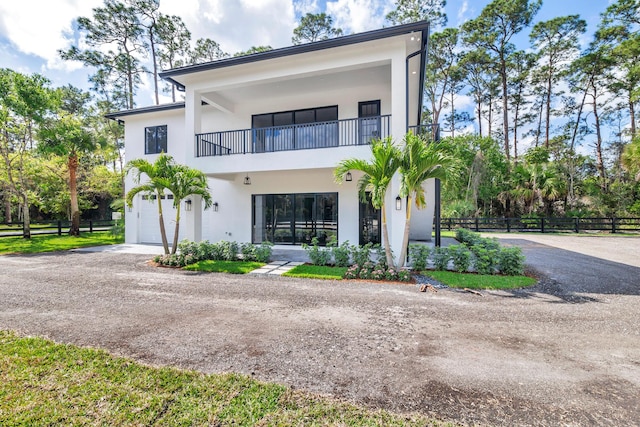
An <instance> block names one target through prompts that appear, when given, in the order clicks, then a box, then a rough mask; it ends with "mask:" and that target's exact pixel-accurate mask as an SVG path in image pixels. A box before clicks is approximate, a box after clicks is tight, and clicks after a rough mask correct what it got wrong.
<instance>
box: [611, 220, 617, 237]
mask: <svg viewBox="0 0 640 427" xmlns="http://www.w3.org/2000/svg"><path fill="white" fill-rule="evenodd" d="M615 232H616V217H615V216H614V217H612V218H611V233H612V234H613V233H615Z"/></svg>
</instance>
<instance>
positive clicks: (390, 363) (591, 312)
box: [0, 237, 640, 426]
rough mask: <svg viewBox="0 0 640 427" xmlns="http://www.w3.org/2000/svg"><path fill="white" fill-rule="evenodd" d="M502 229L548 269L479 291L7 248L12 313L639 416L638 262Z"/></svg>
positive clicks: (456, 390) (393, 391)
mask: <svg viewBox="0 0 640 427" xmlns="http://www.w3.org/2000/svg"><path fill="white" fill-rule="evenodd" d="M505 242H506V243H516V244H521V245H522V246H523V247H524V250H525V253H526V254H527V256H528V258H529V259H530V260H531V261H532V262H531V266H532V268H533V269H535V270H536V271H538V272H540V273H542V274H547V273H549V272H550V274H549V277H550V278H547V279H543V280H542V282H541V284H540V285H539V286H537V287H535V288H533V289H529V290H520V291H514V292H486V293H485V295H484V296H483V297H480V296H477V295H473V294H470V293H465V292H462V291H455V290H440V291H439V292H437V293H429V292H427V293H420V292H418V290H417V289H416V287H415V286H409V285H388V284H373V283H365V282H351V281H350V282H327V281H314V280H298V279H290V278H284V277H256V276H231V275H224V274H201V273H193V272H183V271H179V270H173V269H164V268H155V267H152V266H150V265H149V264H148V263H147V262H146V261H147V259H148V258H149V256H147V255H135V254H121V253H87V252H76V253H74V252H67V253H55V254H42V255H27V256H2V257H0V328H1V329H11V330H16V331H18V332H20V333H22V334H32V335H39V336H45V337H48V338H51V339H54V340H56V341H58V342H65V343H73V344H78V345H86V346H95V347H101V348H105V349H107V350H109V351H111V352H112V353H115V354H119V355H125V356H129V357H133V358H135V359H137V360H140V361H142V362H146V363H151V364H158V365H165V364H169V365H174V366H180V367H184V368H191V369H197V370H200V371H203V372H225V371H236V372H242V373H245V374H247V375H252V376H254V377H256V378H259V379H261V380H267V381H276V382H280V383H284V384H288V385H290V386H292V387H295V388H301V389H305V390H308V391H311V392H319V393H328V394H331V395H334V396H338V397H342V398H347V399H351V400H353V401H356V402H360V403H364V404H367V405H371V406H374V407H383V408H388V409H392V410H395V411H400V412H413V411H417V412H421V413H425V414H429V415H433V416H436V417H439V418H443V419H449V420H454V421H458V422H464V423H480V424H489V425H536V426H539V425H549V426H551V425H553V426H556V425H576V426H577V425H607V426H609V425H634V424H635V425H637V423H638V420H640V400H639V399H638V396H639V395H640V321H639V318H640V316H639V314H640V313H639V308H638V307H640V304H639V302H640V301H639V296H638V294H639V292H638V281H637V278H639V277H640V268H638V267H634V266H630V265H627V264H622V263H616V262H612V261H607V260H601V259H599V258H594V257H590V256H588V255H582V254H578V253H576V252H572V251H568V250H566V249H560V248H557V247H552V246H547V245H543V244H541V243H538V242H533V241H530V240H523V239H522V238H521V237H518V239H516V240H513V238H512V237H511V241H507V240H505ZM565 264H570V265H573V266H574V267H572V268H574V270H571V271H572V272H570V273H568V272H566V270H557V269H556V267H555V266H556V265H557V266H563V265H565ZM545 268H547V269H548V271H547V270H544V269H545ZM591 275H593V277H594V279H593V280H592V279H589V278H587V279H584V277H590V276H591ZM628 279H632V280H633V281H632V282H629V281H628ZM603 281H604V282H607V283H609V284H611V285H610V286H605V284H602V283H601V282H603Z"/></svg>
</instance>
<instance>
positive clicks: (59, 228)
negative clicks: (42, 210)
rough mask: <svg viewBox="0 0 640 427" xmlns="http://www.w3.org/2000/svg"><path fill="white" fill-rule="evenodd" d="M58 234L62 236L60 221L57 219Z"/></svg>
mask: <svg viewBox="0 0 640 427" xmlns="http://www.w3.org/2000/svg"><path fill="white" fill-rule="evenodd" d="M58 236H62V221H60V220H58Z"/></svg>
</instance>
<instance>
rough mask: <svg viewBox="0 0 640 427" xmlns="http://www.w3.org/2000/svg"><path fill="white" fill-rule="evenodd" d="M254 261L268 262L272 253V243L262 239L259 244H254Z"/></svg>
mask: <svg viewBox="0 0 640 427" xmlns="http://www.w3.org/2000/svg"><path fill="white" fill-rule="evenodd" d="M254 248H255V255H256V261H258V262H269V259H271V254H272V253H273V243H271V242H267V241H264V242H262V243H261V244H260V245H257V246H254Z"/></svg>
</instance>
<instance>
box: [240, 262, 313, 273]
mask: <svg viewBox="0 0 640 427" xmlns="http://www.w3.org/2000/svg"><path fill="white" fill-rule="evenodd" d="M302 264H304V262H298V261H272V262H270V263H269V264H267V265H265V266H263V267H260V268H258V269H256V270H253V271H250V272H249V274H272V275H274V276H282V274H284V273H286V272H287V271H289V270H292V269H294V268H295V267H297V266H299V265H302Z"/></svg>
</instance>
